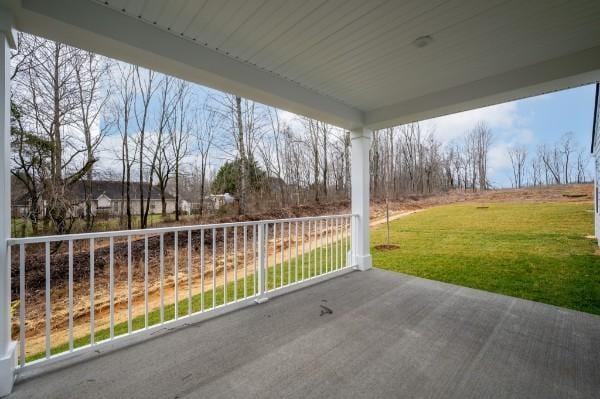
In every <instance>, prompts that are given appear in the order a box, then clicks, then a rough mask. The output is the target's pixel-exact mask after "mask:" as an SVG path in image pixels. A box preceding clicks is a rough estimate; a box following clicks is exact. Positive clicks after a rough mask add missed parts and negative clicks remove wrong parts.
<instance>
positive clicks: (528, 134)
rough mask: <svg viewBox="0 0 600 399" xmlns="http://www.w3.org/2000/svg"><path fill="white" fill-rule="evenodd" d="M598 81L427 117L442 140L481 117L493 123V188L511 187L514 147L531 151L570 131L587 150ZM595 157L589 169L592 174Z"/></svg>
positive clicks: (459, 135)
mask: <svg viewBox="0 0 600 399" xmlns="http://www.w3.org/2000/svg"><path fill="white" fill-rule="evenodd" d="M595 90H596V89H595V86H594V85H587V86H581V87H577V88H573V89H568V90H563V91H558V92H553V93H548V94H544V95H541V96H536V97H530V98H526V99H522V100H517V101H512V102H508V103H503V104H498V105H493V106H490V107H485V108H479V109H475V110H471V111H466V112H460V113H456V114H451V115H447V116H443V117H439V118H434V119H429V120H426V121H423V122H422V124H423V125H424V128H425V129H424V131H426V132H427V131H431V130H430V129H434V132H435V136H436V137H437V138H438V139H439V140H441V141H442V142H443V143H449V142H451V141H452V140H461V139H462V138H463V137H464V136H465V134H466V133H467V132H468V131H469V130H470V129H471V128H472V127H473V126H474V125H475V124H476V123H477V122H479V121H485V122H486V123H487V125H488V126H489V127H490V128H491V130H492V134H493V142H492V146H491V148H490V158H489V167H490V179H491V183H492V185H493V186H494V187H510V185H511V181H510V175H511V173H512V168H511V165H510V159H509V157H508V149H509V148H510V147H511V146H524V147H525V148H526V149H527V150H528V153H529V155H530V156H531V155H533V154H534V153H535V151H536V149H537V147H538V145H540V144H543V143H546V144H548V145H552V144H553V143H555V142H557V141H559V140H560V139H561V137H562V136H563V135H564V134H565V133H567V132H572V133H573V136H574V138H575V141H576V143H577V145H578V146H579V147H580V148H581V149H582V150H584V151H585V152H586V155H589V148H590V144H591V135H592V125H593V116H594V96H595ZM591 168H592V163H591V158H590V161H589V162H588V168H587V169H588V174H589V176H590V177H591V173H592V169H591Z"/></svg>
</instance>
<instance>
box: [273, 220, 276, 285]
mask: <svg viewBox="0 0 600 399" xmlns="http://www.w3.org/2000/svg"><path fill="white" fill-rule="evenodd" d="M272 270H273V289H275V287H277V224H276V223H273V269H272Z"/></svg>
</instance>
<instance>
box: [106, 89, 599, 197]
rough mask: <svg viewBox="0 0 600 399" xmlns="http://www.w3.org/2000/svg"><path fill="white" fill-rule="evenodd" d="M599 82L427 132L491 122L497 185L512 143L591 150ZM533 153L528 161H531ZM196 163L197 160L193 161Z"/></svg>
mask: <svg viewBox="0 0 600 399" xmlns="http://www.w3.org/2000/svg"><path fill="white" fill-rule="evenodd" d="M195 89H196V90H198V91H197V92H196V95H197V96H198V99H200V100H203V97H205V96H206V95H208V94H209V93H212V94H213V95H214V94H218V92H216V91H213V90H211V89H207V88H204V87H202V86H196V87H195ZM594 96H595V86H594V85H587V86H581V87H577V88H573V89H568V90H563V91H558V92H553V93H548V94H545V95H541V96H536V97H531V98H526V99H522V100H517V101H512V102H508V103H503V104H498V105H494V106H490V107H484V108H479V109H475V110H471V111H466V112H460V113H456V114H451V115H447V116H442V117H438V118H434V119H429V120H425V121H421V122H420V123H421V124H422V128H423V130H422V131H424V132H433V133H434V135H435V137H436V138H437V139H438V140H439V141H441V142H442V143H443V144H449V143H451V142H452V141H453V140H457V141H460V140H462V139H463V138H464V137H465V135H466V134H467V133H468V132H469V130H471V129H472V128H473V127H474V126H475V125H476V124H477V123H478V122H480V121H485V122H486V124H487V125H488V126H489V127H490V128H491V130H492V135H493V141H492V145H491V148H490V154H489V168H490V170H489V173H488V174H489V176H490V180H491V184H492V186H493V187H510V186H511V174H512V168H511V164H510V159H509V156H508V149H509V148H511V147H513V146H519V147H525V148H526V149H527V150H528V154H529V155H528V156H529V159H531V157H532V156H533V154H535V152H536V150H537V147H538V146H539V145H540V144H544V143H545V144H547V145H553V144H554V143H555V142H558V141H559V140H560V139H561V137H562V136H563V135H564V134H565V133H567V132H572V133H573V135H574V138H575V142H576V144H577V145H578V146H579V148H581V149H582V150H584V151H585V153H586V155H587V156H589V146H590V140H591V131H592V123H593V112H594ZM280 117H281V118H282V119H284V120H286V122H288V123H289V124H290V125H292V126H294V127H297V128H302V127H301V124H300V123H299V122H298V116H297V115H294V114H292V113H289V112H286V111H282V112H281V114H280ZM119 141H120V138H119V137H118V135H112V136H109V137H106V138H105V139H104V142H103V144H102V150H101V152H102V153H103V154H102V155H103V156H101V157H100V159H101V162H100V164H101V165H100V166H101V167H103V168H106V169H114V170H115V172H116V171H117V169H119V167H120V162H115V160H116V159H118V154H116V153H115V148H119V145H118V143H119ZM229 156H230V155H226V154H223V153H219V151H218V150H217V149H216V148H215V149H214V150H213V154H212V159H211V161H210V164H211V168H218V166H220V165H221V164H222V163H223V162H224V161H225V158H228V157H229ZM529 159H528V162H529ZM190 163H193V161H190ZM587 169H588V175H589V177H591V176H592V162H591V157H589V162H588V168H587Z"/></svg>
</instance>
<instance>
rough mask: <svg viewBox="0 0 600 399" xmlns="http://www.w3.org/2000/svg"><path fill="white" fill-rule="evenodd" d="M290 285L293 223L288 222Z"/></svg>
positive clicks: (289, 282) (290, 276)
mask: <svg viewBox="0 0 600 399" xmlns="http://www.w3.org/2000/svg"><path fill="white" fill-rule="evenodd" d="M287 265H288V283H287V285H290V284H291V283H292V222H288V261H287Z"/></svg>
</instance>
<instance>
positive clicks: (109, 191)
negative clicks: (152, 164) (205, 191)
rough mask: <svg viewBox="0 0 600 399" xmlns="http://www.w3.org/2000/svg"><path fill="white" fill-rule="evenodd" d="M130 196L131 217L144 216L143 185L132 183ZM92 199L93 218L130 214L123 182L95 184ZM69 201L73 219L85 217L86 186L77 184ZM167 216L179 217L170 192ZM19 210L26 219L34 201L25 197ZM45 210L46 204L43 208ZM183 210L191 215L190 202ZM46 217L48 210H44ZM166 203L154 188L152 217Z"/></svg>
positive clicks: (19, 202)
mask: <svg viewBox="0 0 600 399" xmlns="http://www.w3.org/2000/svg"><path fill="white" fill-rule="evenodd" d="M143 190H144V203H145V201H146V200H147V198H146V195H147V193H148V183H144V184H143ZM129 196H130V200H131V214H132V215H139V214H140V204H139V201H140V185H139V184H138V183H132V184H131V185H130V187H129ZM89 198H91V200H92V204H91V205H92V214H93V215H95V216H99V215H106V216H118V215H120V214H121V213H122V212H123V213H125V211H126V195H125V194H124V188H123V186H122V183H121V182H120V181H110V180H94V181H92V187H91V193H90V196H89ZM68 199H69V201H70V202H71V212H72V215H73V216H80V217H84V216H85V213H86V206H85V200H86V184H85V182H83V181H80V182H77V184H75V185H74V186H73V187H72V188H71V189H70V190H69V193H68ZM165 199H166V207H167V209H166V210H167V213H175V197H174V196H173V195H171V194H169V193H168V192H167V193H165ZM14 205H15V208H16V210H17V212H18V214H19V215H21V216H25V215H26V214H27V213H28V212H29V206H30V201H29V200H28V198H27V194H25V195H23V196H21V197H20V198H18V199H17V200H16V201H15V204H14ZM42 206H43V207H44V208H45V206H46V205H45V201H44V202H43V205H42ZM180 210H181V212H182V213H189V212H190V204H189V202H188V201H185V200H182V199H180ZM41 211H42V212H41V213H42V215H43V214H44V213H45V209H42V210H41ZM161 212H162V201H161V196H160V189H159V188H158V187H156V186H155V187H153V188H152V192H151V195H150V209H149V213H151V214H152V213H161Z"/></svg>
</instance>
